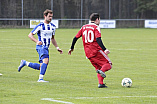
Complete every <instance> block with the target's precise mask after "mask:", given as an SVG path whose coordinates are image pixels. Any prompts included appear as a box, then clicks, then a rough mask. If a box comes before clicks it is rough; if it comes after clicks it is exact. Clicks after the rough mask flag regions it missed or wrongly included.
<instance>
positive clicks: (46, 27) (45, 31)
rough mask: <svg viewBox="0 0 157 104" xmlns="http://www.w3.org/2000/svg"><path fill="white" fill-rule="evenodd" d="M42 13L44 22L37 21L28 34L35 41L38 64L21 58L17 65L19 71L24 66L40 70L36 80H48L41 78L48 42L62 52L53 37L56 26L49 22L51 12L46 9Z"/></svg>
mask: <svg viewBox="0 0 157 104" xmlns="http://www.w3.org/2000/svg"><path fill="white" fill-rule="evenodd" d="M43 15H44V22H41V23H39V24H38V25H37V26H36V27H35V28H34V29H33V30H32V31H31V32H30V34H29V35H28V37H29V38H30V39H31V40H32V41H34V42H35V43H36V51H37V52H38V54H39V63H40V64H38V63H32V62H28V61H25V60H21V63H20V66H19V67H18V71H19V72H20V71H21V69H22V68H23V67H24V66H28V67H30V68H33V69H37V70H40V75H39V79H38V81H37V82H48V81H45V80H43V77H44V75H45V72H46V70H47V66H48V63H49V45H50V42H52V44H53V45H54V46H55V47H56V49H57V50H58V52H60V54H62V53H63V51H62V50H61V49H60V48H59V47H58V45H57V42H56V40H55V38H54V36H55V30H56V26H55V25H54V24H53V23H51V20H52V17H53V12H52V11H51V10H49V9H46V10H45V11H44V13H43ZM35 34H37V35H38V39H36V38H35V37H34V35H35Z"/></svg>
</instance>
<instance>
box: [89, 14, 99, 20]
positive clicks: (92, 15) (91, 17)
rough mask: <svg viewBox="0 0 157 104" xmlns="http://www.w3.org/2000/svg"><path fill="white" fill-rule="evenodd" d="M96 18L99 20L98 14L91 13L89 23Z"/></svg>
mask: <svg viewBox="0 0 157 104" xmlns="http://www.w3.org/2000/svg"><path fill="white" fill-rule="evenodd" d="M97 18H98V19H99V18H100V15H99V13H92V14H91V15H90V20H91V21H95V20H96V19H97Z"/></svg>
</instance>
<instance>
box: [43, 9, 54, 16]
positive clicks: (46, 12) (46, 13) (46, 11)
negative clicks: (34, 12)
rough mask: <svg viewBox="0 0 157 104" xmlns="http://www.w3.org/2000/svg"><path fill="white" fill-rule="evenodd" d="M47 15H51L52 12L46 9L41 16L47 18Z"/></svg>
mask: <svg viewBox="0 0 157 104" xmlns="http://www.w3.org/2000/svg"><path fill="white" fill-rule="evenodd" d="M48 13H50V14H52V13H53V12H52V10H49V9H46V10H45V11H44V13H43V15H45V16H47V15H48Z"/></svg>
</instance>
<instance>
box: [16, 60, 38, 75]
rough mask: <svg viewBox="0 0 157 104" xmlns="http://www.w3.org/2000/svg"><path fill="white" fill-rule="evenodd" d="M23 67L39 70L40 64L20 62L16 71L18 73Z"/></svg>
mask: <svg viewBox="0 0 157 104" xmlns="http://www.w3.org/2000/svg"><path fill="white" fill-rule="evenodd" d="M24 66H28V67H30V68H33V69H37V70H40V64H38V63H32V62H28V61H25V60H21V63H20V66H19V67H18V71H19V72H20V71H21V69H22V68H23V67H24Z"/></svg>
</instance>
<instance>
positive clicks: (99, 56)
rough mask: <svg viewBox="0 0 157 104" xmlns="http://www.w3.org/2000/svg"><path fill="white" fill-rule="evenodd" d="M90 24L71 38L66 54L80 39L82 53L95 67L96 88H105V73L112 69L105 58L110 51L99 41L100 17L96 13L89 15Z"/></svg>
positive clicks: (107, 58)
mask: <svg viewBox="0 0 157 104" xmlns="http://www.w3.org/2000/svg"><path fill="white" fill-rule="evenodd" d="M90 20H91V23H89V24H86V25H84V26H82V28H81V29H80V30H79V32H78V33H77V35H76V36H75V37H74V38H73V41H72V45H71V48H70V50H69V51H68V54H69V55H71V52H72V51H74V46H75V43H76V41H77V40H78V38H80V37H82V41H83V46H84V51H85V54H86V57H87V58H88V59H89V60H90V62H91V64H92V65H93V66H94V67H95V69H96V72H97V73H98V74H97V77H98V82H99V85H98V88H107V86H106V85H105V84H104V83H103V80H104V78H105V77H106V75H105V72H106V71H108V70H110V69H111V68H112V62H111V61H110V59H109V57H108V56H107V55H108V54H109V53H110V51H109V50H108V49H106V47H105V46H104V44H103V42H102V40H101V31H100V27H99V24H100V16H99V14H98V13H92V14H91V15H90Z"/></svg>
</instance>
